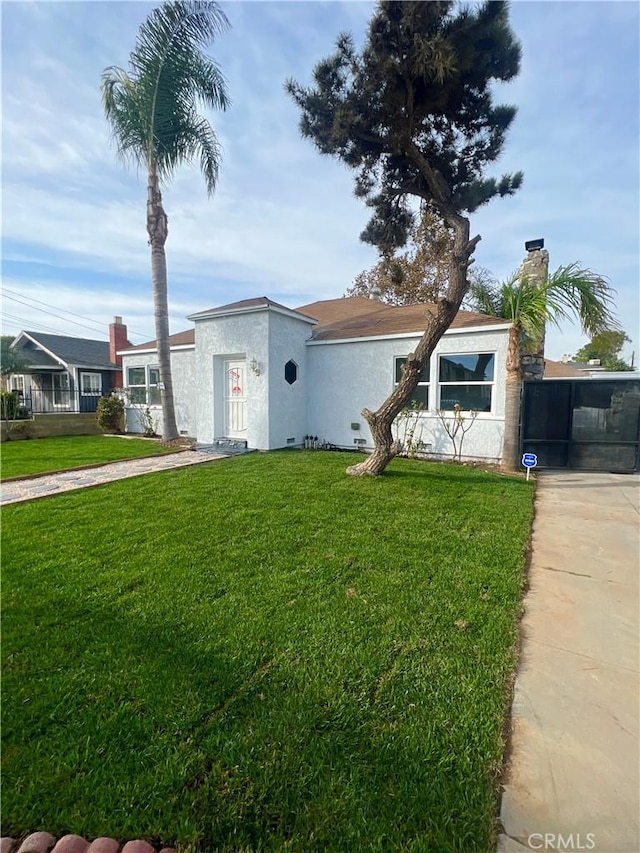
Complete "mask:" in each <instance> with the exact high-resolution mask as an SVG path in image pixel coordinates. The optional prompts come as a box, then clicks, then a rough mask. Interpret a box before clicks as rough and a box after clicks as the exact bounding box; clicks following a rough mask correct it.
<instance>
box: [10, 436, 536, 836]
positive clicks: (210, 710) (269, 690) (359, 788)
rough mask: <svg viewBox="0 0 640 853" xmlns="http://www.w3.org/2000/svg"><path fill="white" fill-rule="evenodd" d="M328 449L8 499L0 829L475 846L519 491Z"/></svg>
mask: <svg viewBox="0 0 640 853" xmlns="http://www.w3.org/2000/svg"><path fill="white" fill-rule="evenodd" d="M123 443H125V442H123ZM349 461H350V457H349V456H348V455H346V454H338V453H335V454H333V453H326V452H315V453H314V452H306V453H305V452H287V451H284V452H278V453H269V454H250V455H247V456H241V457H236V458H233V459H227V460H223V461H220V462H214V463H212V464H204V465H199V466H195V467H193V468H189V469H182V470H176V471H172V472H168V473H163V474H155V475H149V476H145V477H137V478H135V479H132V480H127V481H121V482H118V483H113V484H110V485H107V486H102V487H99V488H96V489H92V490H91V491H77V492H72V493H68V494H65V495H60V496H57V497H53V498H47V500H43V501H34V502H32V503H25V504H18V505H16V506H9V507H7V508H5V510H4V513H3V515H4V531H3V533H4V547H3V572H4V581H3V608H4V616H3V620H2V630H3V642H2V658H3V668H4V678H3V682H2V685H3V704H2V713H3V726H2V735H3V743H4V746H3V785H2V821H3V825H2V833H3V834H5V835H6V834H10V835H13V836H14V837H15V836H17V835H20V834H21V833H23V832H26V831H28V830H35V829H47V830H48V831H50V832H52V833H54V834H56V833H61V832H63V831H70V832H75V833H79V834H81V835H84V836H85V837H86V838H93V837H96V836H100V835H110V836H115V837H116V838H120V839H127V838H136V837H143V838H147V839H148V840H150V841H152V842H157V843H167V844H175V843H177V844H178V846H179V849H181V850H183V851H185V850H190V851H191V850H193V851H207V853H214V851H245V853H248V851H284V850H287V851H299V852H300V853H310V851H354V853H355V852H356V851H393V853H395V851H429V853H434V851H461V853H462V851H464V853H473V851H484V853H486V851H491V850H493V845H494V840H495V831H496V813H497V803H498V775H499V772H500V766H501V761H502V755H503V747H504V744H503V739H502V727H503V723H504V720H505V714H506V713H507V710H508V701H509V691H510V684H511V676H512V673H513V668H514V662H515V656H516V637H517V621H518V616H519V613H520V599H521V591H522V585H523V580H524V567H525V552H526V548H527V541H528V536H529V527H530V522H531V517H532V503H533V489H532V486H531V484H528V483H525V482H524V480H522V479H520V478H509V477H501V476H500V475H497V474H491V473H486V472H484V471H481V470H474V469H472V468H467V467H456V466H453V465H438V464H426V463H420V462H411V461H407V460H395V461H394V462H393V463H392V465H391V466H390V468H389V469H388V472H387V473H386V474H385V476H384V477H382V478H377V479H371V478H368V479H357V480H354V479H352V478H348V477H346V476H345V474H344V469H345V467H346V465H347V464H348V463H349Z"/></svg>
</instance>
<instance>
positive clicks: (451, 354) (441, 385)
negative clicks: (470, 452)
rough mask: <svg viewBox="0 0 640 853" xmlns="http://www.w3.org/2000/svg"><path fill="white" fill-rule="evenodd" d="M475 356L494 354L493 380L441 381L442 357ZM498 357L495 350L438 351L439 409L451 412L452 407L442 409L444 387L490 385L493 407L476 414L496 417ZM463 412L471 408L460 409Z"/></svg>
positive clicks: (467, 411) (484, 416)
mask: <svg viewBox="0 0 640 853" xmlns="http://www.w3.org/2000/svg"><path fill="white" fill-rule="evenodd" d="M470 355H471V356H473V355H478V356H479V355H492V356H493V379H492V380H491V381H486V380H484V381H478V382H473V381H471V382H463V381H461V380H458V381H456V382H441V381H440V359H442V358H455V357H456V356H470ZM497 363H498V359H497V353H496V352H495V350H474V351H473V352H441V353H438V363H437V365H436V370H437V373H436V377H437V380H438V394H437V396H438V411H446V412H450V411H452V410H451V409H441V400H442V389H443V388H452V387H456V386H458V385H481V386H485V387H486V386H489V387H490V388H491V408H490V409H489V411H488V412H482V411H477V412H476V414H477V416H478V417H479V418H494V417H495V415H496V394H495V385H496V372H497V370H496V367H497ZM460 411H461V412H463V413H469V412H470V411H471V409H460Z"/></svg>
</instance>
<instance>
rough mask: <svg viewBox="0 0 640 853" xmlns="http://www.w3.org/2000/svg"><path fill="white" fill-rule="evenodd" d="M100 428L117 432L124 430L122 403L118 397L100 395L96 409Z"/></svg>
mask: <svg viewBox="0 0 640 853" xmlns="http://www.w3.org/2000/svg"><path fill="white" fill-rule="evenodd" d="M96 420H97V422H98V426H99V427H100V429H102V430H104V431H105V432H111V433H116V434H119V433H121V432H124V404H123V402H122V400H121V399H120V398H119V397H100V399H99V400H98V408H97V409H96Z"/></svg>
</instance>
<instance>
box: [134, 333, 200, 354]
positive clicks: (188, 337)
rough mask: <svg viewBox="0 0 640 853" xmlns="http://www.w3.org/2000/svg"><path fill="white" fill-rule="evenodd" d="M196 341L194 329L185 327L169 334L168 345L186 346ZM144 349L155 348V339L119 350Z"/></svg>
mask: <svg viewBox="0 0 640 853" xmlns="http://www.w3.org/2000/svg"><path fill="white" fill-rule="evenodd" d="M195 342H196V333H195V329H187V330H186V331H184V332H178V333H177V334H175V335H169V346H172V347H180V346H187V345H188V344H191V345H193V344H195ZM146 349H156V342H155V341H147V343H146V344H136V346H135V347H128V348H127V349H126V350H121V352H135V351H136V350H146Z"/></svg>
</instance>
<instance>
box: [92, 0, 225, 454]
mask: <svg viewBox="0 0 640 853" xmlns="http://www.w3.org/2000/svg"><path fill="white" fill-rule="evenodd" d="M228 26H229V22H228V20H227V17H226V15H225V14H224V12H223V11H222V10H221V9H220V7H219V6H218V4H217V3H215V2H209V0H172V2H167V3H164V4H163V5H162V6H160V7H159V8H157V9H154V10H153V11H152V12H151V14H150V15H149V17H148V18H147V20H146V21H145V22H144V23H143V24H142V26H141V27H140V30H139V31H138V38H137V40H136V46H135V49H134V50H133V52H132V53H131V55H130V57H129V67H130V70H129V71H125V70H124V69H122V68H118V67H116V66H111V67H109V68H107V69H105V71H104V72H103V74H102V100H103V105H104V110H105V114H106V116H107V119H108V121H109V123H110V124H111V128H112V131H113V137H114V139H115V142H116V144H117V147H118V153H119V154H120V156H121V157H122V158H123V159H124V160H130V161H132V162H134V163H136V164H137V165H138V166H141V167H142V168H144V169H146V171H147V188H148V195H147V234H148V235H149V245H150V247H151V280H152V287H153V308H154V318H155V328H156V343H157V347H158V364H159V367H160V381H161V384H162V389H161V396H160V400H161V403H162V421H163V428H162V437H163V438H164V439H165V441H170V440H172V439H174V438H177V436H178V429H177V426H176V415H175V406H174V401H173V381H172V377H171V355H170V348H169V309H168V299H167V261H166V256H165V248H164V247H165V243H166V240H167V235H168V218H167V214H166V212H165V210H164V207H163V204H162V191H161V187H162V185H163V184H165V183H166V182H167V181H168V180H169V179H170V178H171V176H172V175H173V173H174V171H175V169H176V167H177V166H178V165H180V164H181V163H188V162H193V161H194V160H195V161H196V162H197V163H198V165H199V166H200V171H201V172H202V175H203V177H204V180H205V184H206V187H207V192H208V193H209V194H210V195H211V194H212V193H213V192H214V190H215V187H216V182H217V179H218V165H219V162H220V148H219V146H218V141H217V138H216V134H215V132H214V130H213V128H212V127H211V125H210V124H209V122H208V121H207V120H206V119H205V118H204V117H203V116H201V115H200V114H199V113H198V106H199V105H203V106H205V107H209V108H213V109H223V110H224V109H226V108H227V106H228V104H229V98H228V97H227V89H226V83H225V80H224V77H223V76H222V74H221V72H220V69H219V68H218V66H217V64H216V63H215V62H214V61H213V60H212V59H210V58H209V57H208V56H206V54H205V53H204V52H203V49H204V48H205V47H206V46H207V45H208V44H210V43H211V42H212V41H213V40H214V38H215V37H216V36H217V35H218V34H219V33H220V32H222V31H223V30H225V29H226V28H227V27H228Z"/></svg>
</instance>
